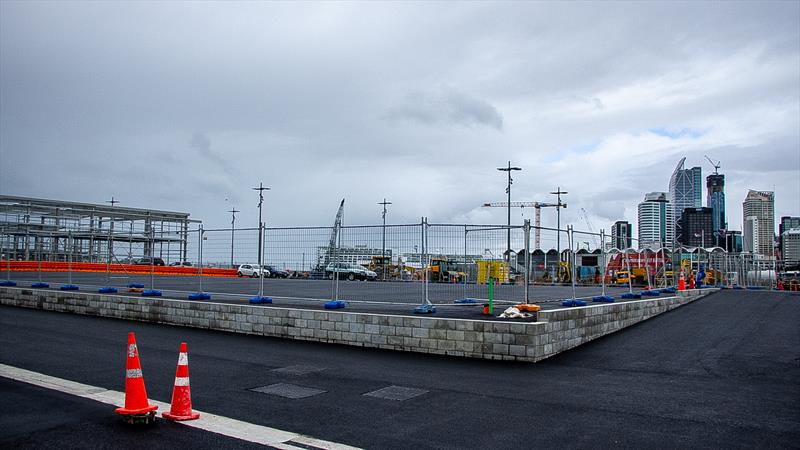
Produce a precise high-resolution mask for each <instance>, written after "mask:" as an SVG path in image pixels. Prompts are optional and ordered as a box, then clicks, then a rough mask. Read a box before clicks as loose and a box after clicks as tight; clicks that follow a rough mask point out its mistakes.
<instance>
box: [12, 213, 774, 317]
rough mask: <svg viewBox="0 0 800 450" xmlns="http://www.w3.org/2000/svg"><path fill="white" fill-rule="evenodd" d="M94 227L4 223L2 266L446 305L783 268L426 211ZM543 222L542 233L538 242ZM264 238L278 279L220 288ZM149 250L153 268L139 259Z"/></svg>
mask: <svg viewBox="0 0 800 450" xmlns="http://www.w3.org/2000/svg"><path fill="white" fill-rule="evenodd" d="M93 230H94V231H93V232H91V233H90V232H88V231H87V230H83V229H81V228H80V227H77V228H75V229H74V230H73V229H70V230H67V231H63V230H62V231H59V232H57V233H56V232H52V233H47V232H43V231H41V230H33V231H28V232H25V231H24V230H20V228H19V227H14V228H13V230H12V229H8V228H2V227H0V234H2V239H0V246H1V247H2V248H0V255H2V261H0V264H1V265H0V270H3V269H5V270H4V272H5V274H4V275H5V277H4V278H6V279H10V278H12V265H15V263H16V262H17V261H36V262H37V266H36V279H37V280H39V281H47V280H46V278H47V276H45V275H44V273H48V271H47V270H43V269H42V267H43V266H42V264H43V263H49V262H60V263H63V264H65V265H66V270H65V272H66V277H61V278H58V280H59V281H60V282H66V283H68V284H71V283H72V282H73V281H74V280H73V272H75V270H74V268H75V267H84V265H85V264H87V263H95V264H98V265H103V266H104V269H101V270H98V271H102V272H104V273H105V283H106V284H107V285H108V286H116V287H121V288H127V284H129V283H140V284H144V285H145V287H147V288H149V289H162V288H163V289H167V290H191V289H195V290H196V291H198V292H203V291H214V292H223V293H225V294H226V295H230V296H237V295H242V296H247V295H254V294H256V293H259V292H262V293H264V294H266V295H271V296H274V297H285V298H292V299H307V300H309V301H317V302H318V301H320V300H321V299H322V300H324V299H342V300H351V301H363V302H371V301H375V299H380V301H383V302H394V303H397V304H420V303H425V302H431V303H433V304H436V305H446V304H453V302H455V301H461V300H468V299H473V300H475V301H477V302H481V303H482V302H486V301H488V300H489V297H490V294H489V292H490V289H489V286H490V285H491V286H492V289H491V292H492V295H491V297H492V300H493V301H498V302H501V303H503V304H505V303H508V304H513V303H520V302H525V301H528V300H530V299H531V298H532V297H533V298H539V297H537V289H539V288H540V287H542V286H549V285H567V286H572V285H575V286H576V289H578V291H576V292H577V293H576V294H574V295H575V296H584V297H585V296H590V295H592V293H596V294H599V293H601V292H602V293H605V291H606V289H615V288H616V289H617V290H619V289H621V288H622V289H624V288H627V289H628V290H633V289H634V288H644V287H647V286H649V287H666V286H674V285H676V284H677V280H678V278H679V276H680V273H681V272H683V273H684V274H685V276H686V277H687V278H688V277H689V276H692V277H696V276H697V274H698V272H702V273H705V274H706V278H705V279H704V281H705V283H706V284H709V285H714V286H720V287H723V286H724V287H735V286H741V287H764V288H769V287H774V286H775V285H776V284H777V279H778V276H779V274H780V275H781V276H783V275H782V274H783V272H785V269H786V268H785V267H784V266H783V264H782V262H780V261H776V260H775V259H774V258H768V257H761V256H758V255H751V254H743V253H736V254H734V253H727V252H725V251H724V250H722V249H719V248H709V249H702V248H701V249H698V248H689V247H680V246H677V245H676V244H674V243H673V244H672V245H676V247H675V248H674V250H673V249H672V248H671V246H670V245H666V243H664V245H653V243H642V242H641V241H640V240H639V239H637V238H633V237H628V238H627V239H628V241H629V242H630V243H631V245H630V247H629V248H624V249H618V248H615V247H612V245H613V243H612V239H611V236H608V235H606V234H605V232H604V231H602V230H601V232H600V233H597V232H594V231H583V230H575V229H572V228H571V227H568V228H567V229H560V230H559V229H556V228H548V227H534V226H531V225H530V223H529V222H527V221H526V223H525V224H524V225H523V226H516V225H515V226H511V227H508V226H505V225H492V224H484V225H477V224H443V223H428V222H427V221H426V220H422V221H420V223H416V224H395V225H385V226H383V225H344V226H341V228H340V229H339V231H338V233H334V229H333V227H324V226H315V227H265V228H264V229H263V230H262V233H263V234H262V239H259V229H258V228H222V229H207V230H206V229H202V225H200V226H198V227H197V228H196V229H184V230H169V229H162V230H159V229H157V228H155V227H153V226H144V225H141V224H137V223H134V222H133V221H131V222H129V223H124V222H122V221H120V222H111V223H109V224H101V225H99V226H98V225H95V226H94V228H93ZM98 230H100V231H98ZM537 231H538V233H539V238H540V242H541V243H540V245H539V248H533V245H532V242H533V234H534V233H536V232H537ZM259 241H262V242H263V246H262V252H263V258H261V259H262V266H265V267H264V268H265V272H267V271H268V272H269V275H270V278H266V279H264V280H263V282H262V281H261V280H260V279H258V278H257V280H258V282H257V283H249V282H248V281H247V280H241V282H240V285H239V286H237V287H236V288H235V289H231V288H226V289H229V290H230V291H231V292H224V289H223V291H220V290H219V288H215V286H216V285H215V284H214V283H213V282H212V281H210V280H208V275H211V274H226V275H233V276H235V275H237V274H238V273H239V272H240V267H241V266H242V265H250V266H251V267H258V261H259V259H260V258H259ZM509 241H510V243H511V245H510V248H508V247H509V245H508V243H509ZM143 258H144V259H145V260H146V261H149V264H147V265H149V266H150V267H149V268H141V267H137V266H134V265H131V263H135V262H140V261H141V260H142V259H143ZM156 261H157V262H156ZM162 262H163V264H165V265H167V266H169V265H170V264H179V265H180V266H186V267H187V268H190V269H187V271H186V273H187V274H190V275H192V276H189V277H186V278H184V279H183V280H180V282H179V283H180V284H181V286H182V288H180V289H179V287H178V286H177V285H176V283H178V282H175V281H173V280H167V279H165V278H163V277H160V276H159V273H160V272H161V271H162V269H161V268H160V267H159V266H158V264H161V263H162ZM27 267H28V270H31V269H30V267H31V266H27ZM45 267H48V266H46V265H45ZM112 268H113V270H112ZM134 269H136V270H134ZM13 270H16V269H13ZM58 270H63V269H58ZM176 270H177V269H176ZM201 270H203V271H206V272H205V275H206V276H201V273H200V271H201ZM357 270H360V271H361V272H357ZM214 271H217V272H214ZM176 273H180V272H176ZM241 278H247V275H246V274H242V277H241ZM351 278H352V279H351ZM365 280H366V281H365ZM204 283H206V284H205V285H204ZM248 283H249V284H248ZM262 283H263V288H262V287H261V286H262ZM585 288H595V291H591V290H588V291H587V290H586V289H585ZM215 289H217V290H215ZM581 289H583V290H582V291H581ZM245 298H246V297H245Z"/></svg>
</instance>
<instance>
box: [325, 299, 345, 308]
mask: <svg viewBox="0 0 800 450" xmlns="http://www.w3.org/2000/svg"><path fill="white" fill-rule="evenodd" d="M345 306H347V303H345V302H344V300H331V301H329V302H325V309H341V308H344V307H345Z"/></svg>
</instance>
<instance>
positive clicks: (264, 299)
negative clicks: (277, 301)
mask: <svg viewBox="0 0 800 450" xmlns="http://www.w3.org/2000/svg"><path fill="white" fill-rule="evenodd" d="M249 301H250V303H252V304H254V305H258V304H261V303H272V297H264V296H263V295H256V296H255V297H251V298H250V300H249Z"/></svg>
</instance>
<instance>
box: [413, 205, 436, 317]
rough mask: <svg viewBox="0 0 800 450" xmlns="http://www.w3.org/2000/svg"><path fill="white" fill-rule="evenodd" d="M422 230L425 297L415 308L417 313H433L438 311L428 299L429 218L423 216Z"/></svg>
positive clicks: (421, 258) (421, 257)
mask: <svg viewBox="0 0 800 450" xmlns="http://www.w3.org/2000/svg"><path fill="white" fill-rule="evenodd" d="M420 227H421V231H422V236H421V238H422V255H421V256H420V260H421V261H420V262H421V265H422V271H423V273H424V276H425V279H424V280H423V286H424V288H423V292H424V297H423V301H422V304H421V305H419V306H417V307H416V308H414V313H415V314H431V313H435V312H436V307H435V306H433V304H432V303H431V301H430V300H429V299H428V271H429V270H430V261H429V259H430V258H429V256H428V227H429V225H428V218H427V217H423V218H422V221H421V224H420Z"/></svg>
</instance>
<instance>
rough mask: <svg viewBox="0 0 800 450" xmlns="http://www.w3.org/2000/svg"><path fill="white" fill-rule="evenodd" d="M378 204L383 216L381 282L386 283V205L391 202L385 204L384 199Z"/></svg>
mask: <svg viewBox="0 0 800 450" xmlns="http://www.w3.org/2000/svg"><path fill="white" fill-rule="evenodd" d="M378 204H379V205H383V214H381V216H382V217H383V247H382V250H381V268H382V269H383V270H382V272H383V275H382V276H383V281H386V266H387V265H388V264H387V263H386V205H391V204H392V202H387V201H386V198H384V199H383V201H382V202H381V203H378Z"/></svg>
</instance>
